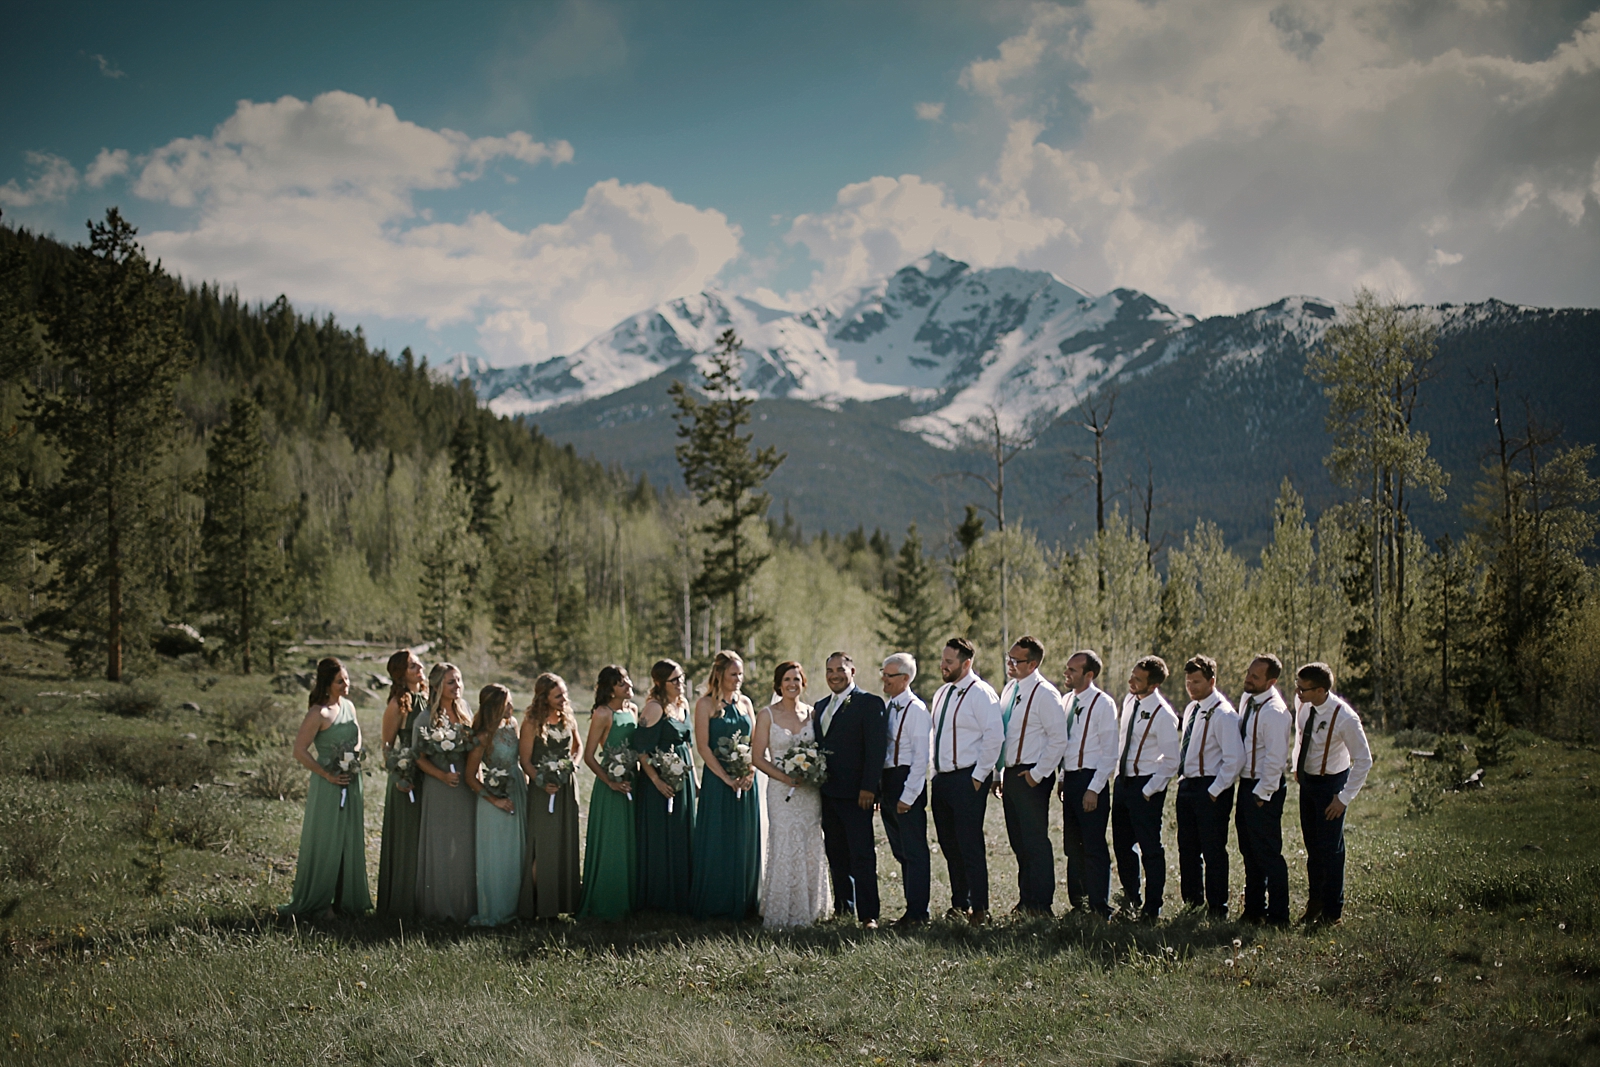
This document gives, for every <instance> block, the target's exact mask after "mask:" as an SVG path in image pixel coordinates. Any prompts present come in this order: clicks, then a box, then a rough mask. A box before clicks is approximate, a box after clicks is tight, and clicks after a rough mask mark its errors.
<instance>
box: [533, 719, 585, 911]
mask: <svg viewBox="0 0 1600 1067" xmlns="http://www.w3.org/2000/svg"><path fill="white" fill-rule="evenodd" d="M571 752H572V732H571V731H570V730H568V729H567V728H566V727H565V726H555V727H551V726H546V727H545V728H544V729H543V730H541V731H540V732H539V735H538V736H537V737H535V738H534V741H533V751H532V752H531V753H530V754H529V759H528V762H529V764H530V765H532V766H534V767H538V765H539V763H540V761H541V760H544V759H559V758H561V757H563V756H570V755H571ZM555 798H556V802H555V804H554V805H553V807H554V809H555V810H554V811H552V810H551V808H552V805H551V803H550V794H548V793H546V792H545V791H544V787H543V786H541V785H538V784H537V783H535V782H529V783H528V836H527V843H528V845H527V855H526V856H525V857H524V859H523V863H522V892H521V894H520V896H519V897H518V900H517V914H518V915H520V916H522V917H523V918H524V919H554V918H555V917H556V916H558V915H571V914H572V913H574V912H576V911H577V910H578V904H579V901H580V898H581V897H582V883H581V882H579V880H578V877H579V875H580V874H581V873H582V868H580V867H579V866H578V789H577V786H575V785H574V784H573V783H572V781H570V780H569V781H568V782H567V784H566V785H563V786H562V787H561V790H560V792H558V793H556V795H555Z"/></svg>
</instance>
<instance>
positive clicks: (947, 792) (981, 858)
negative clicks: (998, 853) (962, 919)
mask: <svg viewBox="0 0 1600 1067" xmlns="http://www.w3.org/2000/svg"><path fill="white" fill-rule="evenodd" d="M989 781H990V779H988V778H986V779H984V781H983V788H981V789H974V788H972V768H971V767H962V768H960V769H959V770H954V771H945V772H944V773H943V774H936V775H934V776H933V791H932V792H933V798H932V799H933V827H934V829H935V830H936V831H937V832H938V834H939V851H941V852H943V853H944V862H945V866H946V868H947V869H948V870H949V872H950V906H951V907H952V908H955V909H957V910H958V911H988V910H989V858H988V856H987V855H986V854H985V852H984V845H983V816H984V812H985V811H987V810H988V806H989Z"/></svg>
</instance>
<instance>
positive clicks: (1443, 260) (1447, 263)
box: [1428, 248, 1466, 267]
mask: <svg viewBox="0 0 1600 1067" xmlns="http://www.w3.org/2000/svg"><path fill="white" fill-rule="evenodd" d="M1465 258H1466V257H1465V256H1463V255H1462V254H1461V253H1460V252H1446V251H1445V250H1444V249H1442V248H1435V249H1434V250H1433V255H1431V256H1429V257H1428V262H1429V263H1432V264H1433V265H1434V266H1435V267H1453V266H1455V265H1456V264H1457V263H1460V262H1461V261H1462V260H1463V259H1465Z"/></svg>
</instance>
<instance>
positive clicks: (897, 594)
mask: <svg viewBox="0 0 1600 1067" xmlns="http://www.w3.org/2000/svg"><path fill="white" fill-rule="evenodd" d="M885 540H887V538H886V539H885ZM941 585H942V583H941V582H940V581H939V573H938V571H937V570H936V569H935V568H934V566H933V564H932V563H931V562H930V561H929V560H928V559H927V558H926V557H925V556H923V554H922V537H921V536H920V535H919V534H918V533H917V524H916V523H912V524H911V525H910V526H907V527H906V539H905V543H904V544H902V545H901V546H900V555H899V557H898V558H897V559H896V561H895V572H894V585H893V589H892V591H891V592H889V593H887V594H885V595H884V596H883V598H882V599H883V609H882V610H883V628H882V629H880V630H878V639H879V640H880V641H883V642H884V643H885V644H887V645H890V646H892V648H893V650H894V651H896V652H909V653H911V654H912V655H913V656H915V657H916V658H917V667H918V674H917V681H916V683H915V685H916V689H917V693H918V694H919V695H920V696H922V698H923V699H924V700H926V699H928V697H929V696H930V695H931V694H932V692H933V680H934V679H935V678H936V677H937V675H936V673H935V672H934V670H933V667H934V663H935V661H936V660H937V659H938V653H939V649H940V646H941V645H942V644H943V642H944V637H945V630H946V628H947V627H948V626H949V625H950V613H949V611H948V609H947V607H946V604H947V600H946V597H945V595H944V590H943V589H942V588H940V586H941Z"/></svg>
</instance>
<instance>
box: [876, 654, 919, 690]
mask: <svg viewBox="0 0 1600 1067" xmlns="http://www.w3.org/2000/svg"><path fill="white" fill-rule="evenodd" d="M891 663H892V664H894V665H895V666H896V667H899V668H900V670H901V671H902V672H904V674H905V676H906V682H907V684H909V683H911V682H914V681H916V680H917V657H915V656H913V655H912V654H911V653H909V652H896V653H895V654H894V655H892V656H890V657H889V658H888V659H886V660H884V661H883V665H884V666H885V667H888V666H889V665H890V664H891Z"/></svg>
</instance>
